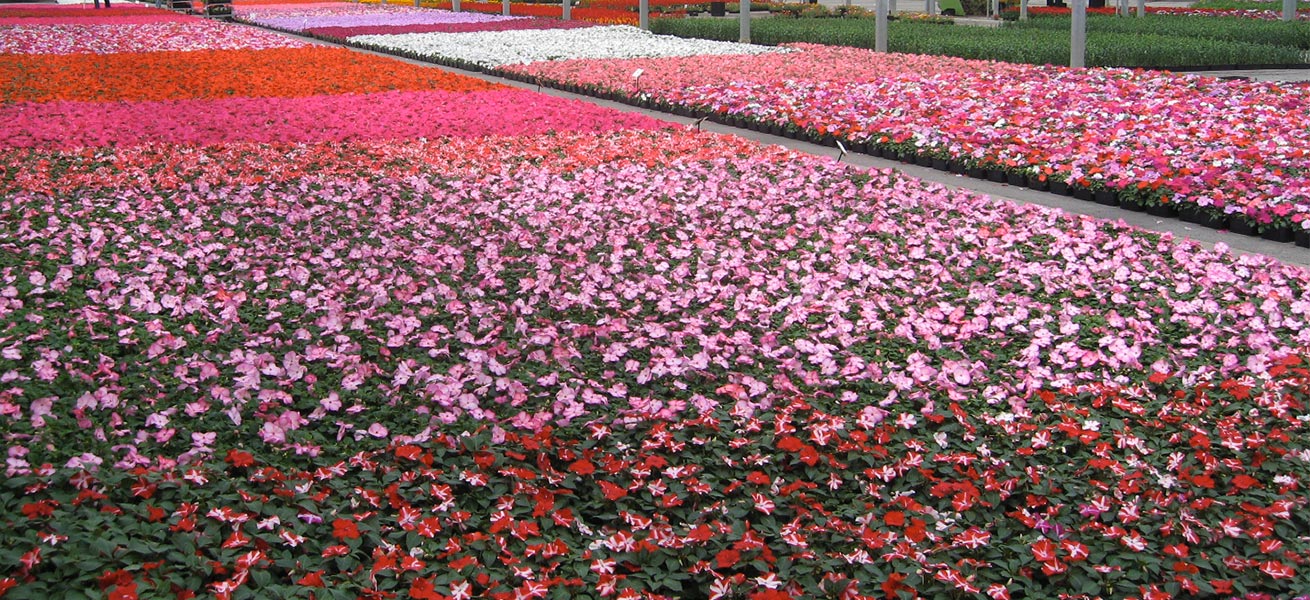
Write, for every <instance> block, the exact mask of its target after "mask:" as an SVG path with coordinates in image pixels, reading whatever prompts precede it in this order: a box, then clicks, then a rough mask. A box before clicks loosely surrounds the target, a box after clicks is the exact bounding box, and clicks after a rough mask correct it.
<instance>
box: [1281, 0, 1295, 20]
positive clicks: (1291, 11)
mask: <svg viewBox="0 0 1310 600" xmlns="http://www.w3.org/2000/svg"><path fill="white" fill-rule="evenodd" d="M1293 19H1296V0H1283V20H1284V21H1291V20H1293Z"/></svg>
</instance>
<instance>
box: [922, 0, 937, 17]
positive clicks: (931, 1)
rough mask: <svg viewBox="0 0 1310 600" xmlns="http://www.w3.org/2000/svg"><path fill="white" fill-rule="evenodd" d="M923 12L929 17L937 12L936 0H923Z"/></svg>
mask: <svg viewBox="0 0 1310 600" xmlns="http://www.w3.org/2000/svg"><path fill="white" fill-rule="evenodd" d="M923 12H925V13H927V15H928V16H930V17H931V16H933V15H935V14H937V1H936V0H923Z"/></svg>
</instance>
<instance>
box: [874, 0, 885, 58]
mask: <svg viewBox="0 0 1310 600" xmlns="http://www.w3.org/2000/svg"><path fill="white" fill-rule="evenodd" d="M887 2H888V0H878V4H877V7H876V10H877V19H876V20H875V23H876V24H875V25H874V29H873V51H874V52H886V51H887Z"/></svg>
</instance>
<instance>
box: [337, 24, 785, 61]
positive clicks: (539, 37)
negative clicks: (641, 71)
mask: <svg viewBox="0 0 1310 600" xmlns="http://www.w3.org/2000/svg"><path fill="white" fill-rule="evenodd" d="M348 41H349V42H350V43H352V44H358V45H360V46H364V47H367V48H374V49H379V50H383V51H387V52H395V53H399V54H404V55H409V56H420V57H430V58H437V57H440V58H445V59H453V60H456V61H460V62H464V63H469V64H472V65H477V66H479V67H499V66H503V65H509V64H522V63H531V62H541V61H555V60H568V59H599V60H608V59H623V58H635V57H665V56H693V55H694V56H718V55H724V54H770V53H777V52H780V50H777V49H772V48H766V47H763V46H751V45H749V44H737V43H732V42H716V41H709V40H688V39H682V38H675V37H670V36H658V35H654V34H652V33H650V32H649V31H643V30H641V29H637V28H636V27H631V26H628V25H607V26H599V27H589V28H586V29H580V30H579V29H572V30H558V29H549V30H515V31H485V32H473V33H427V34H406V35H360V36H354V37H351V38H349V39H348Z"/></svg>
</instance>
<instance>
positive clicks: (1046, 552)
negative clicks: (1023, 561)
mask: <svg viewBox="0 0 1310 600" xmlns="http://www.w3.org/2000/svg"><path fill="white" fill-rule="evenodd" d="M1032 552H1033V558H1035V559H1037V562H1047V561H1052V560H1055V544H1054V543H1052V542H1051V540H1048V539H1046V538H1042V539H1041V540H1039V541H1038V542H1037V543H1035V544H1033V545H1032Z"/></svg>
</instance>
